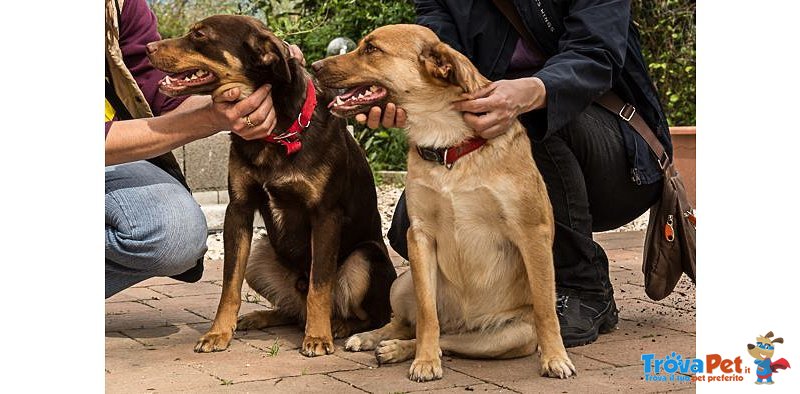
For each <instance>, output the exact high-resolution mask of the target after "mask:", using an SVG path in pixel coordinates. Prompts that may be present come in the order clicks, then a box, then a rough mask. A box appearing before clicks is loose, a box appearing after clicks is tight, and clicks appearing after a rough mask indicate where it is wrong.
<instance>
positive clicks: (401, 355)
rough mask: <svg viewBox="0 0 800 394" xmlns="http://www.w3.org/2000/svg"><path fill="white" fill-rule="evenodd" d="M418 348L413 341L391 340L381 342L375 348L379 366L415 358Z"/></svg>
mask: <svg viewBox="0 0 800 394" xmlns="http://www.w3.org/2000/svg"><path fill="white" fill-rule="evenodd" d="M415 352H416V346H415V343H414V341H413V340H402V339H390V340H387V341H381V343H379V344H378V347H377V348H375V358H376V359H377V360H378V364H379V365H380V364H390V363H400V362H403V361H406V360H408V359H410V358H411V357H414V353H415Z"/></svg>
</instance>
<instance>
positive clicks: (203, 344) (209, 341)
mask: <svg viewBox="0 0 800 394" xmlns="http://www.w3.org/2000/svg"><path fill="white" fill-rule="evenodd" d="M231 338H233V332H232V331H209V332H207V333H206V334H205V335H203V336H202V337H200V340H198V341H197V344H196V345H194V351H195V352H197V353H209V352H219V351H222V350H225V349H227V348H228V345H230V343H231Z"/></svg>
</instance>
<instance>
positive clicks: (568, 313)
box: [556, 289, 619, 347]
mask: <svg viewBox="0 0 800 394" xmlns="http://www.w3.org/2000/svg"><path fill="white" fill-rule="evenodd" d="M556 313H557V315H558V323H559V324H560V325H561V340H562V341H564V347H574V346H581V345H586V344H589V343H592V342H594V341H596V340H597V337H598V335H599V334H606V333H609V332H611V331H613V330H614V328H615V327H616V326H617V321H618V320H619V310H617V305H616V303H615V302H614V297H613V295H612V296H609V297H602V296H594V295H586V294H583V295H582V294H581V293H579V292H577V291H575V290H571V289H556Z"/></svg>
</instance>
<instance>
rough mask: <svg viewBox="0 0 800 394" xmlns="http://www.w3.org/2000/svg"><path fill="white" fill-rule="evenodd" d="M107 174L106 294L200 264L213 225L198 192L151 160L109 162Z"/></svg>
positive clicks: (177, 272) (175, 273)
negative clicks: (196, 195)
mask: <svg viewBox="0 0 800 394" xmlns="http://www.w3.org/2000/svg"><path fill="white" fill-rule="evenodd" d="M105 177H106V198H105V204H106V207H105V208H106V209H105V210H106V281H105V282H106V286H105V287H106V298H108V297H110V296H112V295H114V294H116V293H118V292H119V291H122V290H124V289H126V288H128V287H130V286H133V285H134V284H136V283H138V282H141V281H143V280H145V279H148V278H152V277H154V276H171V275H177V274H180V273H183V272H185V271H187V270H189V269H190V268H192V267H194V266H195V264H196V262H197V260H198V259H200V258H202V257H203V255H204V254H205V252H206V250H207V247H206V237H207V234H208V228H207V226H206V219H205V216H204V215H203V212H202V211H201V210H200V206H199V205H198V204H197V202H196V201H195V200H194V199H193V198H192V195H191V194H190V193H189V192H188V191H187V190H186V189H185V188H184V187H183V186H182V185H181V184H180V183H179V182H178V181H177V180H175V178H173V177H172V176H170V175H169V174H167V173H166V172H164V171H163V170H161V169H160V168H158V167H156V166H154V165H153V164H151V163H148V162H146V161H137V162H133V163H126V164H120V165H115V166H109V167H106V168H105Z"/></svg>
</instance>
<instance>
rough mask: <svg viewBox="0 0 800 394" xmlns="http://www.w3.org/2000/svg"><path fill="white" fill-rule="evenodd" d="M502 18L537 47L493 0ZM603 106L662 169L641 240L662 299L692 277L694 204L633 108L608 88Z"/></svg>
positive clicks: (504, 5) (656, 295)
mask: <svg viewBox="0 0 800 394" xmlns="http://www.w3.org/2000/svg"><path fill="white" fill-rule="evenodd" d="M493 1H494V4H495V5H496V6H497V8H498V9H499V10H500V12H502V13H503V15H505V17H506V19H508V21H509V22H511V25H513V26H514V28H515V29H516V30H517V32H518V33H519V35H520V37H522V39H523V40H525V42H526V43H528V45H529V46H531V47H537V44H536V41H535V39H534V38H533V36H532V35H531V33H530V32H529V31H528V30H527V29H526V28H525V27H524V24H523V22H522V19H521V18H520V16H519V12H518V11H517V9H516V8H515V7H514V5H513V4H512V3H511V1H508V0H493ZM596 102H597V103H598V104H600V105H601V106H602V107H603V108H605V109H607V110H609V111H611V112H612V113H614V114H616V115H619V116H620V117H621V118H622V119H623V120H625V121H627V122H628V123H629V124H630V125H631V127H632V128H633V129H634V130H636V132H637V133H639V135H640V136H642V138H644V140H645V142H647V145H648V146H649V147H650V150H651V151H652V152H653V154H654V155H655V157H656V158H657V160H658V164H659V165H660V166H661V169H662V170H663V171H664V190H663V192H662V194H661V199H660V200H659V201H658V202H656V203H655V205H653V206H652V207H650V221H649V222H648V224H647V236H646V237H645V241H644V259H643V260H644V261H643V263H642V272H644V287H645V293H647V296H648V297H650V298H651V299H653V300H656V301H658V300H661V299H663V298H665V297H666V296H668V295H670V293H672V290H673V289H675V285H677V284H678V281H679V280H680V278H681V274H683V273H686V275H688V276H689V278H691V279H692V281H693V282H696V276H695V271H696V262H695V255H696V253H695V252H696V243H695V236H696V234H695V233H696V231H695V222H696V220H695V216H694V207H692V205H691V203H690V202H689V197H688V196H687V195H686V189H685V188H684V186H683V180H681V177H680V176H679V175H678V172H677V171H676V170H675V168H674V167H673V166H672V162H671V160H670V158H669V156H668V155H667V152H666V150H665V149H664V146H663V145H662V144H661V141H659V140H658V138H656V135H655V134H654V133H653V130H651V129H650V126H648V125H647V123H646V122H645V121H644V119H643V118H642V117H641V115H639V114H638V113H636V108H635V107H634V106H633V105H631V104H629V103H626V102H624V101H623V100H622V99H621V98H620V97H619V96H617V95H616V94H615V93H614V92H612V91H609V92H607V93H606V94H604V95H603V96H602V97H600V98H599V99H598V100H597V101H596Z"/></svg>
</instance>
